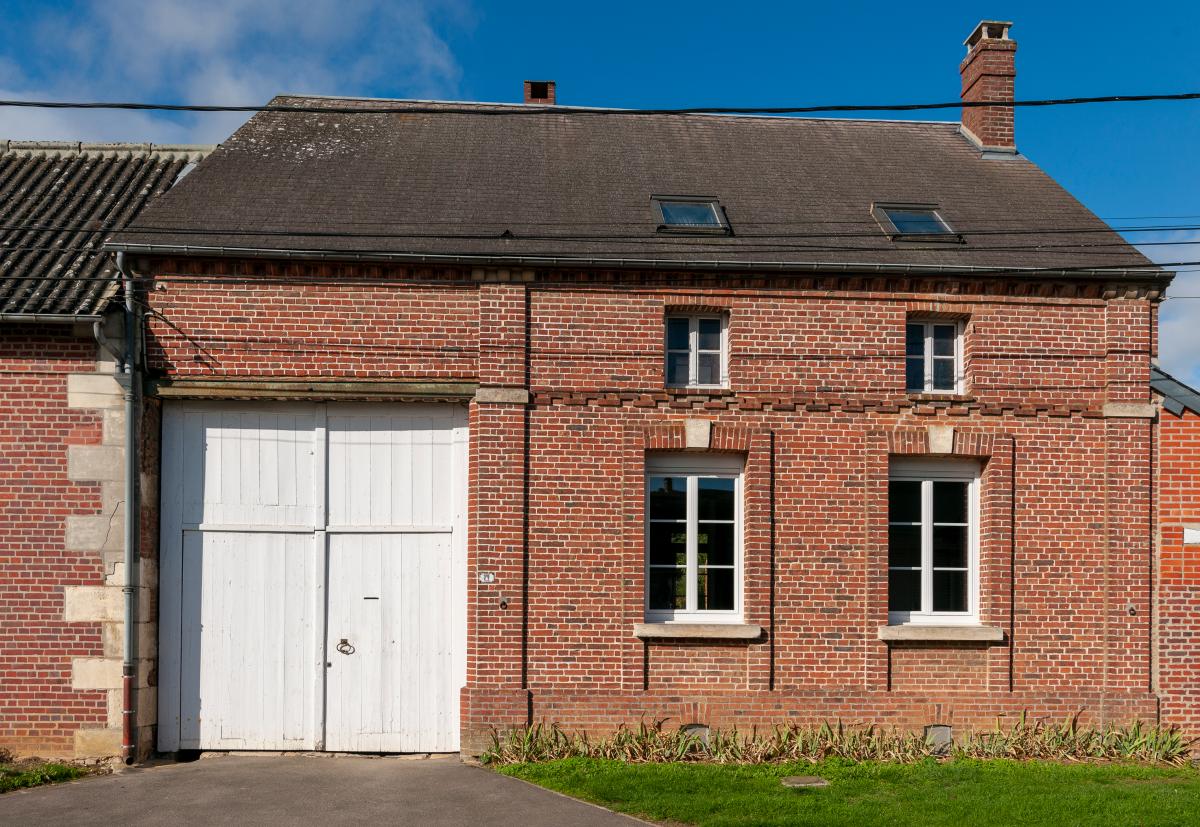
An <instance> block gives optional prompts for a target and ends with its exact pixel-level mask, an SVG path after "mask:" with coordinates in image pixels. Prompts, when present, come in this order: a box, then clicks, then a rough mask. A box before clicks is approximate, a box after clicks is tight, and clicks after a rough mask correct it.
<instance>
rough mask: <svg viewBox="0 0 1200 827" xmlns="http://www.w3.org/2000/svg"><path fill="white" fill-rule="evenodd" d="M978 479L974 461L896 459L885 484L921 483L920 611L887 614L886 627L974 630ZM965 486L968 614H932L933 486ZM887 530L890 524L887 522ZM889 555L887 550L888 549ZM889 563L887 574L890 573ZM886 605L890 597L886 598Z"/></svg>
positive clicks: (976, 611)
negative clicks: (961, 627) (938, 484)
mask: <svg viewBox="0 0 1200 827" xmlns="http://www.w3.org/2000/svg"><path fill="white" fill-rule="evenodd" d="M979 477H980V466H979V463H978V462H975V461H974V460H959V459H944V460H939V459H926V458H895V459H892V461H891V462H890V463H889V468H888V481H889V482H891V481H893V480H895V481H900V482H920V483H921V609H920V610H919V611H909V612H893V611H889V612H888V623H889V624H890V625H893V626H898V625H903V624H926V625H935V626H953V625H959V626H977V625H979V623H980V619H979ZM935 482H965V483H967V568H968V571H967V611H965V612H935V611H933V483H935ZM888 525H889V526H890V525H891V523H890V522H889V523H888ZM889 554H890V548H889ZM891 568H892V567H891V565H890V561H889V565H888V570H889V571H890V570H891ZM888 599H889V603H890V599H891V595H890V594H889V596H888Z"/></svg>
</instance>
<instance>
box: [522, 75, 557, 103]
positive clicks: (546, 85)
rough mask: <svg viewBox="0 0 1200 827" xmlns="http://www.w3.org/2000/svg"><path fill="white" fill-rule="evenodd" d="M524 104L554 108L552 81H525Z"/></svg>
mask: <svg viewBox="0 0 1200 827" xmlns="http://www.w3.org/2000/svg"><path fill="white" fill-rule="evenodd" d="M525 103H527V104H535V105H538V106H554V81H552V80H527V81H525Z"/></svg>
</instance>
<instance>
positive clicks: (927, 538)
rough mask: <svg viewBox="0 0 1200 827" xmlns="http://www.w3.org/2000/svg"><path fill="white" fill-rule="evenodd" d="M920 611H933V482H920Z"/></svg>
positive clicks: (926, 612)
mask: <svg viewBox="0 0 1200 827" xmlns="http://www.w3.org/2000/svg"><path fill="white" fill-rule="evenodd" d="M921 611H922V613H924V614H929V613H930V612H932V611H933V481H932V480H922V481H921Z"/></svg>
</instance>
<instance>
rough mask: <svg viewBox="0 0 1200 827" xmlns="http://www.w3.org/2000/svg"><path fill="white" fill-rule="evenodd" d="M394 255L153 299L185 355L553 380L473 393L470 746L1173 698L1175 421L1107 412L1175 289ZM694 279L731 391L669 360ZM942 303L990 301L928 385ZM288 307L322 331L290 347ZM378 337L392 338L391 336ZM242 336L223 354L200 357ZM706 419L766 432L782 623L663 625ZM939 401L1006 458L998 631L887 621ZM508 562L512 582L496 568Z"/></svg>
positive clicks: (761, 468) (289, 368) (696, 301)
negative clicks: (694, 273)
mask: <svg viewBox="0 0 1200 827" xmlns="http://www.w3.org/2000/svg"><path fill="white" fill-rule="evenodd" d="M213 266H214V265H205V264H202V263H194V264H186V265H171V266H168V265H166V264H164V265H160V271H162V272H169V273H176V272H178V271H179V270H181V269H186V270H187V271H188V272H193V273H204V272H207V271H206V270H205V268H206V267H213ZM226 266H228V267H229V268H230V269H229V270H227V271H225V273H224V274H228V273H231V272H234V269H233V268H234V265H226ZM189 268H190V269H189ZM339 268H340V269H339ZM368 269H369V268H355V267H353V266H350V265H347V266H345V267H341V266H337V267H335V266H333V265H329V266H328V267H326V266H324V265H322V266H319V267H318V266H316V265H314V266H312V267H311V268H310V267H307V266H305V267H300V268H298V269H297V270H296V274H295V277H296V278H300V279H310V280H311V281H310V283H308V284H301V285H286V286H280V285H276V284H272V283H269V282H268V283H264V284H263V285H262V286H255V285H254V284H253V280H254V279H255V278H260V277H264V278H269V277H273V276H280V275H282V274H284V273H285V272H290V270H285V269H284V268H282V267H281V268H279V269H277V270H276V269H272V268H271V267H269V266H266V265H261V264H254V265H247V266H246V267H245V268H244V269H243V270H238V271H237V272H239V273H243V274H246V273H248V274H249V276H250V277H249V278H248V279H247V280H246V281H247V283H246V284H241V285H239V286H238V287H237V289H236V290H231V289H226V288H222V289H219V290H218V289H216V288H209V287H206V286H204V285H203V284H197V285H195V286H191V285H184V284H181V283H179V282H175V281H172V282H170V283H168V284H166V285H164V286H165V289H164V290H159V291H155V292H154V293H153V294H152V301H153V303H154V304H155V307H156V309H157V310H159V311H160V312H161V313H163V314H164V315H165V316H166V317H167V319H168V320H169V321H170V323H171V325H173V326H174V327H176V328H178V329H179V331H182V333H180V332H179V331H176V330H174V329H172V328H171V327H169V326H168V325H166V324H165V323H163V322H161V321H160V322H155V323H154V326H153V327H152V335H153V336H154V337H155V338H156V339H157V340H158V341H157V343H156V344H155V347H156V348H157V351H156V352H157V353H158V354H159V357H158V361H157V362H156V367H158V368H159V369H161V370H164V371H166V372H168V373H169V374H173V375H192V376H196V375H207V376H211V377H213V378H219V377H222V376H263V377H279V376H296V377H301V376H309V375H315V376H353V377H360V378H380V377H387V378H411V379H423V378H437V377H445V376H454V377H463V378H475V379H477V380H478V382H479V383H480V385H481V386H484V387H489V386H505V387H521V386H524V385H526V383H527V386H528V387H529V388H530V389H531V402H530V403H529V404H528V405H525V404H522V403H520V402H519V401H514V400H513V399H512V398H511V397H508V396H493V397H490V398H492V399H494V400H497V401H476V402H475V403H473V404H472V407H471V428H472V443H471V492H470V510H471V538H470V549H469V571H470V578H471V597H470V604H469V612H470V622H469V630H470V631H469V634H470V643H469V653H468V685H467V687H466V688H465V690H464V693H463V711H464V728H465V730H466V732H467V736H468V737H467V741H466V742H465V743H466V744H467V745H468V746H476V745H478V739H479V738H480V737H482V736H483V734H484V733H486V732H487V730H488V728H489V727H490V726H493V725H501V726H503V725H509V724H512V723H521V722H523V721H525V720H527V719H528V718H530V717H532V718H533V719H537V720H542V719H545V720H559V721H561V722H562V723H564V724H567V725H570V726H581V727H588V728H591V729H594V730H608V729H611V728H612V727H614V726H616V725H617V724H619V723H621V722H629V723H633V722H636V720H637V719H638V718H640V717H642V716H650V715H662V714H668V715H670V716H673V717H677V718H683V717H687V718H689V720H700V721H702V722H705V723H710V724H717V725H726V726H728V725H734V724H736V725H738V726H740V727H742V728H746V727H748V726H750V725H755V724H770V723H776V722H778V721H780V720H782V719H783V718H786V717H798V718H803V719H820V718H823V717H844V718H847V719H858V720H863V719H869V720H875V721H881V722H884V723H894V724H897V725H902V726H912V727H916V726H920V725H922V724H927V723H930V722H932V721H934V720H949V721H953V722H958V723H960V724H962V725H964V726H990V725H992V724H993V723H994V721H995V716H996V715H998V714H1017V713H1019V712H1020V711H1022V710H1023V709H1028V710H1029V711H1030V712H1031V713H1033V714H1035V715H1042V714H1044V715H1052V716H1061V715H1064V714H1067V713H1071V712H1078V711H1081V710H1082V711H1083V712H1084V717H1085V719H1089V720H1122V721H1124V720H1128V719H1130V718H1133V717H1141V718H1147V719H1153V718H1154V717H1155V716H1156V714H1157V712H1156V711H1157V707H1156V703H1157V701H1156V698H1155V697H1154V695H1153V694H1151V659H1150V654H1151V637H1150V631H1151V630H1150V623H1151V612H1150V602H1149V601H1150V594H1151V588H1150V587H1151V578H1152V571H1151V565H1150V562H1151V553H1152V546H1151V526H1150V509H1149V498H1150V494H1151V491H1150V473H1151V464H1150V459H1151V441H1150V440H1151V424H1150V420H1148V419H1145V418H1111V417H1110V418H1105V416H1104V405H1105V402H1108V401H1121V402H1137V401H1142V402H1146V401H1148V390H1147V382H1148V369H1149V358H1150V352H1151V349H1152V342H1151V341H1150V331H1151V330H1152V329H1153V328H1152V321H1153V314H1154V311H1155V308H1154V306H1153V305H1152V304H1150V303H1149V302H1147V301H1144V300H1135V299H1120V300H1111V301H1105V300H1102V299H1101V298H1099V296H1100V286H1098V285H1094V286H1088V287H1084V288H1075V287H1071V286H1066V285H1057V286H1048V288H1047V289H1040V288H1039V289H1038V290H1037V291H1036V295H1034V292H1035V291H1033V290H1030V289H1029V287H1028V286H1027V285H1019V284H999V283H989V282H977V283H971V284H955V283H953V282H945V283H910V282H894V283H884V282H882V281H866V280H848V281H844V282H843V281H837V280H834V279H829V280H812V279H795V280H793V279H789V280H784V279H767V278H753V279H739V280H736V281H735V280H730V281H729V282H727V283H723V284H722V286H714V282H713V280H712V279H710V278H704V279H697V280H696V281H695V282H694V283H691V279H690V278H689V277H687V276H686V275H681V274H674V275H647V276H645V277H644V278H643V277H642V276H638V275H631V276H627V277H626V276H617V275H613V274H596V275H595V276H588V277H584V276H580V275H578V274H537V276H536V278H537V280H535V281H529V278H531V277H533V274H528V275H526V274H520V275H519V278H518V276H517V275H516V274H510V275H509V277H510V278H514V279H517V280H515V281H504V280H503V279H504V278H505V274H490V275H489V274H482V275H480V274H472V273H461V274H454V273H451V272H437V273H429V274H427V278H426V282H425V283H424V284H422V285H420V286H413V285H412V284H411V283H410V280H411V279H412V278H413V277H414V275H413V274H412V273H408V272H407V271H404V270H402V269H401V268H380V269H378V271H377V272H376V273H375V275H374V276H373V277H374V278H376V279H378V280H379V281H380V285H378V286H371V285H366V284H363V283H361V279H362V278H364V276H365V275H366V272H367V270H368ZM218 275H223V274H218ZM332 276H336V277H339V278H341V279H343V282H341V283H328V280H327V279H326V280H324V281H323V280H322V278H325V277H332ZM355 279H360V281H355ZM439 279H441V280H442V283H441V284H437V283H436V282H437V280H439ZM472 279H478V280H479V283H478V284H471V281H472ZM489 279H496V280H495V281H492V280H489ZM368 280H369V279H368ZM389 280H391V281H394V282H395V284H394V285H393V286H388V284H387V283H388V282H389ZM334 281H336V279H334ZM951 288H953V289H951ZM671 307H693V308H695V307H703V308H710V309H712V308H716V309H722V310H724V311H726V312H728V313H729V316H730V346H731V351H732V358H731V364H730V376H731V381H732V388H731V390H729V391H726V392H714V393H705V394H688V393H687V392H682V391H667V390H665V389H664V388H663V385H662V353H661V349H662V338H663V314H664V312H665V311H666V309H667V308H671ZM931 313H932V314H940V315H955V316H962V317H968V318H969V324H968V326H967V348H968V366H969V367H968V370H969V372H970V376H969V381H968V386H967V388H966V391H967V392H966V394H964V395H962V396H959V397H955V398H953V399H931V398H922V397H917V398H913V397H909V396H908V395H906V394H905V392H904V378H903V374H904V370H903V322H904V319H905V317H906V315H908V314H920V315H929V314H931ZM255 314H261V315H255ZM241 319H250V320H252V321H253V323H250V322H246V321H240V320H241ZM448 323H452V324H453V325H454V329H452V330H448V329H447V327H446V325H447V324H448ZM266 328H269V329H270V330H271V331H272V332H271V337H272V338H273V339H275V340H278V341H279V342H296V341H300V342H302V343H303V345H304V351H303V352H302V353H301V355H300V356H299V357H298V358H297V359H296V360H294V361H292V362H289V363H287V364H284V363H282V362H281V361H280V360H279V358H278V357H276V356H272V357H270V358H267V357H264V356H263V352H262V351H261V350H260V349H259V344H258V343H257V341H256V339H257V338H259V337H260V333H261V331H262V330H263V329H266ZM477 331H478V333H477ZM350 336H358V337H363V338H364V339H369V340H370V341H371V342H373V343H375V344H377V345H378V347H374V348H372V349H371V350H370V351H369V355H367V356H364V355H362V354H363V353H364V351H360V350H358V349H356V348H355V347H347V344H348V338H347V337H350ZM280 347H282V345H280ZM214 348H218V349H220V354H221V355H220V359H219V360H217V361H216V362H215V363H211V364H207V366H206V367H203V368H199V367H197V366H196V365H197V363H196V361H195V359H194V354H197V353H202V352H204V351H206V350H209V351H211V350H213V349H214ZM422 349H423V350H422ZM419 350H421V351H422V352H423V353H425V355H424V356H421V357H419V358H418V357H417V356H416V355H415V354H416V352H417V351H419ZM282 352H284V351H283V350H280V353H282ZM689 417H690V418H695V417H702V418H707V419H710V420H712V421H713V422H714V423H715V425H716V427H715V428H714V435H713V450H723V451H736V452H740V453H743V454H744V455H745V456H746V457H747V466H746V476H745V494H746V525H745V559H746V573H745V584H744V603H745V616H746V621H747V622H749V623H754V624H758V625H760V626H762V627H763V628H764V629H765V634H764V635H763V636H762V637H761V638H760V639H758V640H754V641H749V642H738V643H720V644H717V643H714V642H712V641H704V642H698V643H671V642H658V643H653V644H646V643H643V642H642V641H640V640H639V639H638V638H636V637H635V636H634V635H633V626H634V624H635V623H637V622H638V621H639V620H640V619H641V615H642V609H641V606H642V578H643V575H642V560H643V556H642V555H643V550H642V539H641V538H642V532H643V523H642V520H643V515H642V512H641V508H642V506H641V503H642V499H643V497H642V484H643V483H642V479H643V470H642V469H643V465H644V460H645V455H646V452H647V451H648V450H663V449H678V448H681V447H682V445H683V428H682V420H683V419H684V418H689ZM929 425H939V426H951V427H954V428H956V438H955V441H954V451H955V453H956V454H958V455H961V456H964V457H973V458H976V459H978V460H979V461H980V462H981V463H983V468H984V480H983V499H984V503H983V512H984V513H983V515H982V521H983V525H982V532H981V533H982V546H983V547H982V549H981V552H982V568H981V571H982V580H983V583H982V586H981V591H982V604H983V620H984V622H985V623H987V624H989V625H994V626H998V627H1000V628H1001V629H1002V630H1003V632H1004V635H1005V639H1004V641H1003V642H1002V643H999V644H970V645H964V644H957V643H956V644H947V645H927V644H923V645H920V646H915V645H912V644H904V643H894V644H892V645H891V646H890V648H889V645H888V644H886V643H884V642H882V641H880V640H879V637H878V629H879V627H880V626H881V625H884V624H886V622H887V611H886V554H887V552H886V517H885V516H884V514H885V511H886V508H885V504H886V479H887V466H888V457H889V455H894V454H918V455H919V454H923V453H925V452H927V450H928V442H927V438H926V427H927V426H929ZM485 571H486V572H491V573H493V574H495V575H496V579H495V582H494V583H490V584H479V583H478V582H477V576H476V575H477V574H478V573H480V572H485Z"/></svg>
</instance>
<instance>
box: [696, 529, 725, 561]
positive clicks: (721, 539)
mask: <svg viewBox="0 0 1200 827" xmlns="http://www.w3.org/2000/svg"><path fill="white" fill-rule="evenodd" d="M696 562H697V564H699V565H701V566H707V565H713V566H732V565H733V526H732V525H729V524H726V523H700V524H699V525H698V526H697V527H696Z"/></svg>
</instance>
